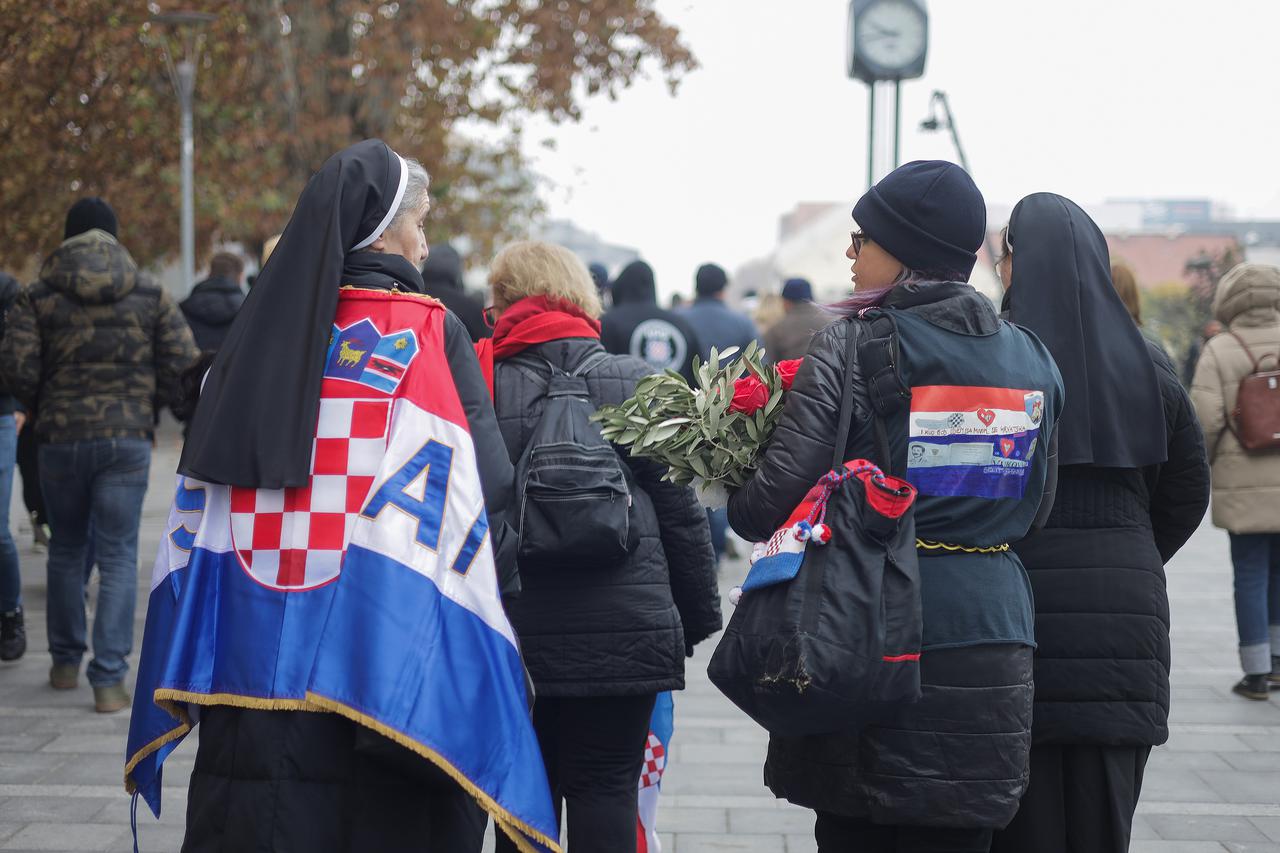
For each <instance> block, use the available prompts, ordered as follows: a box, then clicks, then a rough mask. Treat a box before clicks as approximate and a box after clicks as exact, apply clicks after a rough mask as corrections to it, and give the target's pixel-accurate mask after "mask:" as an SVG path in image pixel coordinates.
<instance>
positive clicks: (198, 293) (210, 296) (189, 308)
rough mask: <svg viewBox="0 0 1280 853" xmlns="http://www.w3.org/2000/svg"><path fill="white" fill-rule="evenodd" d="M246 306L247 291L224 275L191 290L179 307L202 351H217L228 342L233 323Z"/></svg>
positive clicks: (210, 279) (209, 279)
mask: <svg viewBox="0 0 1280 853" xmlns="http://www.w3.org/2000/svg"><path fill="white" fill-rule="evenodd" d="M243 304H244V291H243V290H241V289H240V285H239V284H237V283H235V282H234V281H232V280H231V279H229V278H222V277H221V276H218V277H215V278H206V279H205V280H204V281H202V282H200V283H199V284H197V285H196V286H195V287H193V288H191V295H190V296H188V297H187V298H186V299H184V300H182V302H181V304H180V305H179V307H180V308H182V314H183V316H184V317H186V318H187V325H188V326H190V327H191V334H193V335H195V338H196V345H197V346H198V347H200V349H202V350H206V351H213V352H216V351H217V350H218V349H219V348H220V347H221V346H222V342H223V341H224V340H226V339H227V332H229V331H230V330H231V323H232V322H233V321H234V320H235V319H236V314H237V313H239V311H240V306H241V305H243Z"/></svg>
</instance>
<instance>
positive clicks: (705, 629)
mask: <svg viewBox="0 0 1280 853" xmlns="http://www.w3.org/2000/svg"><path fill="white" fill-rule="evenodd" d="M526 352H527V353H528V354H529V355H530V356H533V357H534V358H542V359H546V360H547V361H548V362H550V363H551V364H554V365H556V366H557V367H559V368H560V369H561V370H564V371H566V372H567V371H569V370H572V369H573V368H574V367H576V366H577V365H578V364H579V363H581V361H582V360H583V359H584V358H586V357H588V356H590V355H591V354H593V353H598V352H600V345H599V344H598V343H596V342H595V341H593V340H589V339H585V338H565V339H560V340H553V341H549V342H546V343H542V344H537V345H535V346H533V347H530V348H529V349H528V350H526ZM528 369H529V368H527V367H525V366H523V365H517V364H514V363H513V362H511V361H509V360H508V361H499V362H498V363H497V366H496V375H495V379H494V408H495V409H496V410H497V413H498V424H499V426H500V427H501V429H502V437H503V439H504V440H505V441H506V446H507V450H508V452H509V453H510V458H511V461H512V463H513V464H514V463H516V462H517V461H518V460H519V458H520V455H521V454H522V453H523V452H524V449H525V446H526V445H527V444H528V443H529V441H530V439H531V438H532V437H533V432H534V430H535V429H536V428H537V425H538V421H539V420H540V419H541V417H542V410H543V408H544V406H545V404H546V384H545V383H544V382H541V381H538V380H535V379H534V378H533V377H531V376H530V375H528V374H527V373H526V372H525V371H526V370H528ZM652 372H653V371H652V368H650V367H649V366H648V365H646V364H645V363H644V362H642V361H640V360H639V359H635V358H629V357H624V356H614V357H612V358H610V359H608V360H607V361H605V362H604V363H602V364H600V365H598V366H596V367H594V368H592V369H591V370H590V371H589V372H588V373H587V388H588V390H589V392H590V394H591V401H592V403H593V404H595V405H605V404H617V403H621V402H622V401H623V400H626V399H627V398H628V397H630V396H632V395H633V394H634V393H635V386H636V382H637V381H638V380H639V379H641V378H643V377H645V376H648V375H649V374H651V373H652ZM504 461H505V460H504ZM624 461H625V462H626V463H627V468H628V469H629V471H630V475H631V481H632V496H633V499H634V504H633V505H632V515H631V518H632V522H631V523H632V525H633V530H634V531H635V532H636V535H637V538H638V544H637V546H636V548H635V550H634V551H632V552H631V554H630V555H629V556H628V557H627V558H626V559H625V560H623V561H621V562H620V563H617V564H613V565H609V564H604V565H599V566H594V567H591V568H590V569H584V568H581V567H564V566H557V565H534V566H524V565H522V566H521V572H520V577H521V583H522V585H523V591H522V592H521V595H520V598H519V599H517V600H515V601H509V602H508V603H507V612H508V614H509V615H510V617H511V624H512V626H513V627H514V628H515V629H516V634H517V635H518V636H519V637H520V646H521V652H522V654H523V655H524V661H525V665H526V666H527V667H528V669H529V674H530V676H531V677H532V678H533V682H534V684H535V685H536V687H537V690H538V693H539V695H542V696H620V695H637V694H644V693H656V692H659V691H662V690H679V689H681V688H683V687H684V658H685V653H686V652H687V651H690V650H691V649H692V647H693V646H694V644H696V643H699V642H701V641H702V640H704V639H706V638H707V637H709V636H711V635H712V634H714V633H715V632H716V631H719V630H720V628H721V619H720V603H719V593H718V591H717V589H716V573H715V556H714V553H713V552H712V550H711V534H710V531H709V530H708V527H707V515H706V512H705V511H704V510H703V508H702V507H701V506H700V505H699V504H698V502H697V500H696V499H695V498H694V495H693V490H692V489H691V488H689V487H688V486H677V485H675V484H674V483H668V482H664V481H663V480H662V476H663V474H664V473H665V470H664V468H663V466H661V465H658V464H656V463H654V462H653V461H652V460H648V459H641V458H639V457H624Z"/></svg>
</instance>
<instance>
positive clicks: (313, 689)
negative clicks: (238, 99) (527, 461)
mask: <svg viewBox="0 0 1280 853" xmlns="http://www.w3.org/2000/svg"><path fill="white" fill-rule="evenodd" d="M427 181H428V178H427V174H426V172H425V171H424V170H423V169H422V167H421V166H420V165H419V164H417V163H415V162H414V161H412V160H405V159H403V158H401V157H400V156H398V155H397V154H396V153H395V152H394V151H392V150H391V149H390V148H389V147H388V146H387V145H386V144H384V143H383V142H381V141H379V140H367V141H365V142H361V143H359V144H357V145H353V146H352V147H350V148H348V149H346V150H345V151H342V152H340V153H338V154H336V155H334V156H333V157H331V158H330V159H329V160H328V161H327V162H326V163H325V164H324V166H323V167H322V168H321V169H320V171H319V172H317V173H316V174H315V175H314V176H313V177H312V179H311V181H310V182H309V183H308V184H307V187H306V189H305V190H303V193H302V195H301V197H300V198H299V199H298V204H297V207H296V209H295V210H294V213H293V217H292V218H291V219H290V221H289V225H288V227H287V228H286V229H285V231H284V235H283V237H282V239H281V240H280V243H279V245H278V247H277V248H276V250H275V252H274V253H273V254H272V255H271V259H270V261H269V262H268V263H267V265H266V267H265V268H264V269H263V271H262V274H261V276H260V277H259V278H258V282H257V284H256V285H255V287H254V288H253V291H252V292H251V293H250V295H249V297H248V299H247V300H246V302H245V305H244V308H243V309H242V310H241V312H240V314H239V316H238V317H237V319H236V321H235V324H234V326H233V327H232V329H231V332H230V335H229V337H228V339H227V343H226V345H225V346H224V347H223V348H222V349H221V350H220V351H219V353H218V356H217V359H216V360H215V361H214V363H213V366H212V367H211V368H210V371H209V374H208V376H207V377H206V379H205V382H204V388H203V392H202V394H201V398H200V400H199V403H198V405H197V408H196V411H195V417H194V420H193V423H192V424H191V433H190V438H189V440H188V443H187V445H186V448H185V449H184V452H183V456H182V462H181V465H180V467H179V469H178V477H177V483H176V493H175V497H174V502H173V509H172V511H171V514H170V517H169V523H168V527H167V530H168V531H169V534H168V536H167V537H166V538H165V540H164V541H162V543H161V547H160V553H159V556H158V559H157V561H156V568H155V572H154V575H153V577H152V584H151V596H150V603H149V607H148V612H147V622H146V634H145V637H144V640H143V651H142V655H141V660H140V665H139V671H138V685H137V692H136V699H135V702H134V708H133V718H132V720H131V725H130V730H129V743H128V752H127V756H126V766H125V779H126V785H127V786H128V788H129V789H130V790H131V791H135V792H136V794H137V795H138V796H141V797H142V798H143V799H144V800H145V801H146V803H147V805H148V806H150V807H151V809H152V811H153V812H155V813H156V814H157V815H159V812H160V793H161V765H162V762H163V761H164V759H165V757H166V756H167V755H168V754H169V753H170V752H171V751H172V750H173V749H174V748H175V747H177V746H178V744H179V743H180V742H181V740H182V738H183V737H184V736H185V735H186V734H187V733H188V732H190V731H191V729H192V727H194V726H195V725H197V724H199V725H200V744H199V751H198V752H197V754H196V763H195V770H194V773H193V774H192V777H191V788H190V796H189V799H188V807H187V833H186V838H185V841H184V843H183V847H182V850H183V851H184V853H206V851H233V850H234V851H279V853H293V852H294V851H319V850H324V851H352V853H354V851H368V850H395V851H432V853H435V851H448V853H454V851H459V853H467V851H479V849H480V846H481V841H482V838H483V833H484V825H485V822H486V818H487V816H492V817H493V819H494V821H495V822H496V824H497V826H498V827H499V829H500V830H501V831H502V832H504V833H506V834H507V835H508V836H510V837H511V838H512V839H513V840H515V841H516V844H517V846H518V847H519V849H520V850H522V851H550V850H558V849H559V848H558V845H557V842H556V840H555V825H556V823H555V817H554V815H553V814H552V811H551V797H550V792H549V791H548V788H547V781H546V779H547V777H546V773H545V771H544V769H543V764H542V759H541V756H540V752H539V749H538V743H537V740H536V738H535V736H534V732H533V728H532V724H531V721H530V718H529V710H528V709H529V696H528V694H527V691H526V687H525V677H524V668H523V666H522V663H521V659H520V655H519V652H518V650H517V647H516V641H515V637H514V634H513V633H512V630H511V626H510V624H509V623H508V621H507V618H506V616H505V614H504V611H503V608H502V602H501V598H500V595H501V589H502V588H503V587H504V583H503V581H502V578H508V584H510V583H512V579H511V578H510V577H509V574H511V573H514V559H513V546H514V542H513V537H511V536H510V535H509V531H510V528H509V527H508V526H507V524H506V515H507V512H508V504H509V503H510V501H511V488H512V469H511V464H510V462H509V460H508V458H507V453H506V451H505V448H504V446H503V443H502V437H501V436H500V434H499V432H498V426H497V422H496V420H495V418H494V414H493V409H492V405H491V403H490V399H489V394H488V390H487V388H486V386H485V383H484V379H483V378H482V376H481V373H480V368H479V364H478V363H477V361H476V358H475V354H474V351H473V350H472V348H471V341H470V337H469V336H468V335H467V332H466V329H465V328H464V327H463V325H462V323H461V322H460V321H459V320H458V319H457V318H456V317H454V316H453V315H452V314H449V313H448V312H447V311H446V310H445V309H444V307H443V306H442V305H441V304H440V303H439V302H436V301H435V300H433V299H431V298H429V297H426V296H424V295H422V294H421V291H422V278H421V276H420V274H419V272H418V269H417V264H419V263H421V261H422V260H423V259H424V258H425V257H426V252H427V249H426V240H425V238H424V237H423V233H422V218H423V217H424V216H425V214H426V212H427V208H428V205H429V202H428V197H427ZM507 570H509V571H507Z"/></svg>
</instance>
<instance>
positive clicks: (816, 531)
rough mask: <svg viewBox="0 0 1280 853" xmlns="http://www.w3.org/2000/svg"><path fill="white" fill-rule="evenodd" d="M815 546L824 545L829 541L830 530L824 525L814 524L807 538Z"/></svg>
mask: <svg viewBox="0 0 1280 853" xmlns="http://www.w3.org/2000/svg"><path fill="white" fill-rule="evenodd" d="M809 538H810V539H812V540H813V542H814V544H816V545H826V544H827V543H828V542H830V541H831V528H830V527H828V526H827V525H825V524H821V523H819V524H815V525H814V526H813V532H812V533H811V534H810V536H809Z"/></svg>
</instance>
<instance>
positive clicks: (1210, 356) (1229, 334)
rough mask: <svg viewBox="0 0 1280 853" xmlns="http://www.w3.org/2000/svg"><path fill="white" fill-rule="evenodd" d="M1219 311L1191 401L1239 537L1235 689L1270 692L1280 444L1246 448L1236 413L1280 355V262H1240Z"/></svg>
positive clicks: (1218, 508) (1216, 497) (1221, 504)
mask: <svg viewBox="0 0 1280 853" xmlns="http://www.w3.org/2000/svg"><path fill="white" fill-rule="evenodd" d="M1213 313H1214V316H1216V317H1217V319H1218V320H1219V321H1220V322H1221V323H1222V324H1223V326H1224V327H1225V328H1226V331H1225V332H1223V333H1222V334H1219V335H1217V336H1216V337H1214V338H1213V339H1212V340H1210V341H1209V342H1208V343H1206V344H1205V346H1204V352H1203V353H1202V354H1201V356H1200V363H1199V364H1198V365H1197V366H1196V372H1195V378H1194V379H1193V381H1192V383H1191V400H1192V402H1193V403H1194V404H1195V407H1196V413H1197V414H1198V415H1199V417H1200V423H1201V425H1202V426H1203V427H1204V435H1205V442H1206V443H1207V445H1208V447H1209V449H1210V458H1211V460H1212V462H1213V523H1214V524H1215V525H1216V526H1218V527H1221V528H1224V529H1225V530H1226V531H1227V532H1228V533H1229V534H1230V536H1231V562H1232V565H1233V567H1234V569H1235V600H1236V628H1237V630H1238V632H1239V636H1240V664H1241V667H1242V668H1243V669H1244V678H1243V679H1242V680H1241V681H1240V683H1238V684H1237V685H1236V686H1235V687H1233V688H1232V689H1233V690H1234V691H1235V692H1236V693H1238V694H1240V695H1242V696H1245V697H1247V698H1250V699H1266V698H1267V697H1268V695H1269V688H1270V687H1271V686H1276V685H1280V450H1263V451H1253V452H1250V451H1246V450H1245V449H1244V448H1243V447H1242V446H1241V445H1240V442H1239V441H1238V440H1237V439H1236V436H1235V434H1234V433H1233V432H1232V430H1231V429H1230V425H1229V419H1230V418H1231V413H1232V412H1234V411H1235V407H1236V392H1237V389H1238V387H1239V385H1240V380H1241V379H1243V378H1244V377H1245V376H1246V375H1248V374H1250V373H1252V372H1254V369H1255V368H1254V367H1253V364H1254V359H1262V358H1263V357H1264V356H1269V358H1267V359H1266V361H1265V365H1264V369H1266V368H1271V369H1274V364H1275V360H1276V359H1280V268H1277V267H1274V266H1270V265H1266V264H1240V265H1239V266H1237V267H1235V268H1234V269H1232V270H1231V271H1230V272H1229V273H1227V274H1226V275H1225V276H1223V277H1222V281H1221V282H1220V283H1219V284H1218V293H1217V296H1216V297H1215V298H1214V301H1213ZM1246 347H1247V348H1248V352H1251V353H1252V355H1253V358H1250V357H1249V354H1248V352H1246Z"/></svg>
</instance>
